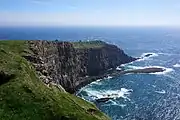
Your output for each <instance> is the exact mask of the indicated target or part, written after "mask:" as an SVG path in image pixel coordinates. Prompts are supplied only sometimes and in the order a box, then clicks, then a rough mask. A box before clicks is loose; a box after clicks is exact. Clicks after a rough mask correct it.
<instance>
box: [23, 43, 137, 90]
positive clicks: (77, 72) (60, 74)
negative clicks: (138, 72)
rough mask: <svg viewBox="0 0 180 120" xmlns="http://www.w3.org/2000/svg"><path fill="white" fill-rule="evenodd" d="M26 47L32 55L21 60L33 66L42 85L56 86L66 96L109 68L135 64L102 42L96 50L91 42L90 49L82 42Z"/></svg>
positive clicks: (123, 54) (41, 44)
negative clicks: (58, 86) (29, 62)
mask: <svg viewBox="0 0 180 120" xmlns="http://www.w3.org/2000/svg"><path fill="white" fill-rule="evenodd" d="M28 43H29V46H30V49H31V50H32V51H33V54H32V55H29V56H24V57H25V58H27V59H28V60H30V61H31V62H33V64H34V66H35V68H36V70H37V71H38V74H39V76H40V78H41V79H42V81H43V82H45V83H47V84H48V83H51V82H53V83H55V84H59V85H61V86H62V87H63V88H64V89H65V90H66V91H68V92H70V93H74V92H75V90H76V88H77V86H79V85H81V84H87V83H88V82H90V80H88V77H87V76H90V77H91V76H99V75H103V74H104V72H105V71H107V70H108V69H110V68H116V67H117V66H118V65H120V64H123V63H128V62H131V61H133V60H135V58H132V57H130V56H128V55H126V54H125V53H124V52H123V50H121V49H119V48H118V47H116V46H114V45H109V44H106V43H104V42H100V43H99V45H98V46H96V47H94V45H95V43H93V42H92V43H91V44H90V45H91V46H86V44H89V43H85V42H82V43H81V42H80V43H70V42H58V41H29V42H28ZM77 44H78V47H77ZM79 44H80V46H79ZM82 46H83V47H82ZM89 79H90V78H89Z"/></svg>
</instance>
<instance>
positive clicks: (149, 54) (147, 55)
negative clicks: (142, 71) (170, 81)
mask: <svg viewBox="0 0 180 120" xmlns="http://www.w3.org/2000/svg"><path fill="white" fill-rule="evenodd" d="M151 55H152V53H148V54H146V55H144V57H149V56H151Z"/></svg>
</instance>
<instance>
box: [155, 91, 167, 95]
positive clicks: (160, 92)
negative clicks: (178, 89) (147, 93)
mask: <svg viewBox="0 0 180 120" xmlns="http://www.w3.org/2000/svg"><path fill="white" fill-rule="evenodd" d="M155 92H156V93H159V94H165V93H166V91H165V90H161V91H155Z"/></svg>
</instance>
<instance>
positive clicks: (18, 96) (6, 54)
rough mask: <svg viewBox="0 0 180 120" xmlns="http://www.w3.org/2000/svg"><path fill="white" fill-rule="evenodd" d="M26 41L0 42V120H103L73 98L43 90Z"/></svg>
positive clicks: (54, 90)
mask: <svg viewBox="0 0 180 120" xmlns="http://www.w3.org/2000/svg"><path fill="white" fill-rule="evenodd" d="M30 53H31V51H30V50H29V49H28V45H27V43H26V41H0V119H1V120H107V119H109V118H108V117H107V116H106V115H104V114H103V113H102V112H100V111H99V110H97V108H96V107H95V106H94V105H93V104H91V103H88V102H86V101H84V100H82V99H80V98H78V97H76V96H74V95H70V94H69V93H65V92H60V90H59V89H57V88H56V87H55V86H50V87H47V86H46V85H45V84H44V83H42V82H41V81H40V80H39V78H38V77H37V75H36V71H35V69H34V68H33V66H32V64H31V63H30V62H28V61H27V60H26V59H24V58H23V57H22V56H23V55H25V54H30Z"/></svg>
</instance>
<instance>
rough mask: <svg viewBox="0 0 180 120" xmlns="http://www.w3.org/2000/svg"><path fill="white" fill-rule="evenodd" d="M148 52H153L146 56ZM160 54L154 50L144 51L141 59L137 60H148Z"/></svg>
mask: <svg viewBox="0 0 180 120" xmlns="http://www.w3.org/2000/svg"><path fill="white" fill-rule="evenodd" d="M148 54H151V55H149V56H148V57H146V55H148ZM157 56H158V54H157V53H153V52H147V53H143V54H142V55H141V57H140V59H138V60H136V61H144V60H148V59H149V58H152V57H157Z"/></svg>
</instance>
